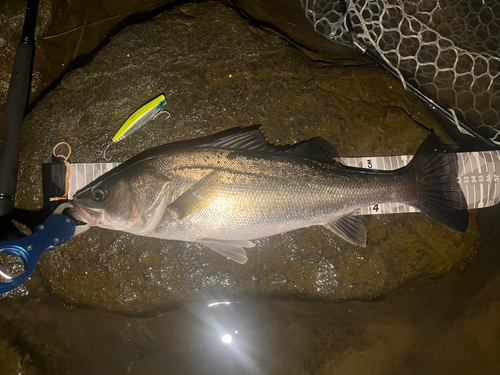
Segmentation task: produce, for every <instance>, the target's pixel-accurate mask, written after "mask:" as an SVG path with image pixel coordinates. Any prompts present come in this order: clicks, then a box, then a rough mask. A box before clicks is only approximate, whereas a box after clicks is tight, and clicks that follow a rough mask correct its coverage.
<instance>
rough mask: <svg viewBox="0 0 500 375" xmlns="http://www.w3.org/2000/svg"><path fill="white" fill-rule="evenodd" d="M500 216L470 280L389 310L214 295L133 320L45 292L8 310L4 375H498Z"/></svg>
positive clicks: (485, 213) (2, 330)
mask: <svg viewBox="0 0 500 375" xmlns="http://www.w3.org/2000/svg"><path fill="white" fill-rule="evenodd" d="M499 215H500V207H493V208H489V209H483V210H481V211H480V214H479V221H480V225H481V228H482V229H481V231H482V233H481V234H482V238H483V240H482V243H481V246H480V248H479V249H478V251H477V255H476V257H475V259H474V260H473V262H472V264H471V265H470V266H469V267H468V268H467V269H466V270H465V271H464V272H463V274H462V275H460V276H458V277H456V278H454V279H453V280H451V281H447V282H445V283H436V284H435V285H429V286H425V287H419V288H417V289H413V290H406V291H404V292H403V291H402V292H401V293H400V294H397V295H394V296H392V297H390V298H387V299H385V300H379V301H369V302H368V301H351V302H344V303H331V302H329V303H320V302H304V301H293V299H292V300H287V301H279V300H272V299H266V300H259V299H247V300H239V301H226V300H225V299H224V297H221V296H218V295H214V294H211V295H206V296H204V297H203V300H195V301H192V303H191V304H190V305H188V306H186V307H183V308H179V309H176V310H174V311H171V312H167V313H163V314H159V315H155V316H141V317H137V316H135V317H126V316H119V315H114V314H111V313H107V312H103V311H96V310H90V309H85V308H79V307H75V306H66V305H64V304H63V303H62V302H61V301H60V300H58V299H56V298H54V297H51V296H50V295H48V294H46V293H45V292H44V291H43V290H39V291H32V293H31V294H29V295H26V296H24V297H22V298H17V299H12V300H8V299H3V300H0V317H1V319H0V349H2V350H0V374H126V373H130V374H165V373H168V374H291V375H294V374H304V375H305V374H389V375H396V374H398V375H399V374H403V375H405V374H422V375H423V374H426V375H428V374H476V373H477V374H495V373H499V372H500V323H499V321H500V320H499V319H498V317H499V316H500V272H498V270H499V269H500V253H499V252H498V245H497V244H498V240H499V233H498V230H497V225H496V222H497V219H496V218H498V217H499ZM218 302H219V303H218ZM220 302H231V303H229V304H226V303H220ZM217 303H218V304H217ZM228 335H230V336H228ZM229 340H231V342H230V343H229V342H228V341H229ZM223 341H225V342H223Z"/></svg>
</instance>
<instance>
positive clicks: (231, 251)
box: [198, 239, 255, 264]
mask: <svg viewBox="0 0 500 375" xmlns="http://www.w3.org/2000/svg"><path fill="white" fill-rule="evenodd" d="M198 242H200V243H202V244H203V245H205V246H206V247H209V248H211V249H212V250H214V251H217V252H218V253H219V254H221V255H222V256H224V257H226V258H229V259H231V260H234V261H235V262H236V263H239V264H245V263H246V262H247V260H248V258H247V252H246V251H245V249H243V248H244V247H254V246H255V244H254V243H253V242H252V241H224V240H211V239H202V240H199V241H198Z"/></svg>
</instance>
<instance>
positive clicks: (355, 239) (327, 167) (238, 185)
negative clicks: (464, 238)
mask: <svg viewBox="0 0 500 375" xmlns="http://www.w3.org/2000/svg"><path fill="white" fill-rule="evenodd" d="M442 150H443V146H442V145H441V144H440V143H439V141H438V139H437V137H436V136H435V135H434V134H431V135H430V136H429V137H428V138H427V140H426V141H425V142H424V143H423V144H422V145H421V147H420V148H419V150H418V152H417V154H416V155H415V157H414V158H413V159H412V161H411V162H410V163H409V164H408V165H407V166H406V167H404V168H401V169H398V170H396V171H389V172H387V171H386V172H383V171H373V170H365V169H356V168H349V167H346V166H344V165H343V164H342V163H340V162H339V161H338V160H339V159H338V155H337V153H336V151H335V149H334V148H333V146H332V145H330V144H329V143H328V142H326V141H325V140H323V139H322V138H313V139H310V140H308V141H304V142H301V143H298V144H296V145H293V146H273V145H270V144H269V143H267V142H266V141H265V139H264V137H263V135H262V134H261V132H260V130H259V128H258V127H256V126H252V127H248V128H239V129H233V130H231V131H226V132H222V133H219V134H216V135H215V136H212V137H206V138H200V139H198V140H195V141H187V142H177V143H173V144H170V145H164V146H159V147H157V148H154V149H151V150H147V151H145V152H143V153H141V154H139V155H137V156H136V157H134V158H132V159H130V160H129V161H128V162H125V163H124V164H122V165H120V166H118V167H117V168H115V169H113V170H111V171H110V172H108V173H106V174H105V175H103V176H101V177H100V178H99V179H97V180H96V181H94V182H92V183H91V184H89V185H87V186H86V187H84V188H83V189H81V190H80V191H79V192H77V194H76V195H75V197H74V200H73V205H74V207H75V209H76V214H75V216H76V217H77V218H78V219H80V220H83V221H86V222H88V223H89V224H91V225H97V226H99V227H102V228H108V229H114V230H120V231H124V232H129V233H134V234H137V235H141V236H148V237H157V238H164V239H171V240H180V241H196V242H200V243H202V244H205V245H206V246H208V247H209V248H211V249H213V250H215V251H217V252H219V253H221V254H222V255H224V256H226V257H228V258H230V259H232V260H234V261H236V262H238V263H245V262H246V261H247V256H246V252H245V250H244V248H248V247H252V246H254V244H253V243H252V242H251V241H252V240H255V239H258V238H263V237H268V236H273V235H276V234H280V233H284V232H288V231H291V230H294V229H298V228H304V227H309V226H312V225H323V226H324V227H326V228H328V229H329V230H331V231H332V232H334V233H336V234H337V235H339V236H340V237H341V238H343V239H344V240H346V241H349V242H351V243H353V244H356V245H360V246H364V245H365V244H366V231H365V228H364V225H363V219H362V217H360V216H354V215H353V211H354V210H355V209H357V208H359V207H364V206H368V205H374V204H377V203H379V204H380V203H385V202H398V203H405V204H409V205H412V206H414V207H416V208H418V209H420V210H421V211H422V212H424V213H425V214H427V215H428V216H430V217H432V218H434V219H435V220H437V221H439V222H440V223H442V224H444V225H446V226H448V227H450V228H452V229H455V230H458V231H465V229H466V228H467V226H468V214H467V211H466V202H465V197H464V195H463V193H462V190H461V188H460V186H459V185H458V183H457V161H456V155H455V154H453V153H446V152H442Z"/></svg>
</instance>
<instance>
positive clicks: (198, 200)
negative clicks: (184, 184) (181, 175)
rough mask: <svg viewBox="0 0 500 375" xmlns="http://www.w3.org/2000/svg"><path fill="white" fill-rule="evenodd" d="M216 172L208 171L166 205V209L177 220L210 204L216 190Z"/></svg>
mask: <svg viewBox="0 0 500 375" xmlns="http://www.w3.org/2000/svg"><path fill="white" fill-rule="evenodd" d="M217 173H218V172H217V171H213V172H210V173H209V174H208V175H206V176H205V177H203V178H202V179H201V180H200V181H198V182H197V183H195V184H194V185H193V186H191V187H190V188H189V189H187V190H186V191H185V192H184V193H182V195H181V196H180V197H179V198H177V199H176V200H175V201H173V202H172V203H171V204H169V205H168V206H167V211H168V212H170V214H171V215H172V216H173V217H174V218H176V219H177V220H182V219H185V218H186V217H188V216H190V215H192V214H193V213H196V212H199V211H200V210H202V209H203V208H205V207H207V206H208V205H210V204H212V202H213V199H214V198H215V197H216V194H217V191H218V183H217Z"/></svg>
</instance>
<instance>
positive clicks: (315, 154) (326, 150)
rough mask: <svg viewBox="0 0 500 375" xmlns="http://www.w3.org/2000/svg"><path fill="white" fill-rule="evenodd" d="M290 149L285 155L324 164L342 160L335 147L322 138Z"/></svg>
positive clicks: (312, 139) (304, 142)
mask: <svg viewBox="0 0 500 375" xmlns="http://www.w3.org/2000/svg"><path fill="white" fill-rule="evenodd" d="M289 147H290V149H289V150H285V151H284V152H285V153H290V154H293V155H296V156H300V157H303V158H306V159H312V160H317V161H322V162H324V163H334V162H336V161H338V159H339V158H340V156H339V154H338V152H337V150H335V147H333V146H332V145H331V144H330V143H329V142H328V141H325V140H324V139H323V138H321V137H315V138H311V139H309V140H307V141H302V142H299V143H297V144H295V145H293V146H289Z"/></svg>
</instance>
